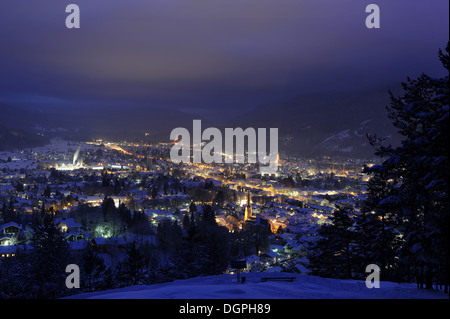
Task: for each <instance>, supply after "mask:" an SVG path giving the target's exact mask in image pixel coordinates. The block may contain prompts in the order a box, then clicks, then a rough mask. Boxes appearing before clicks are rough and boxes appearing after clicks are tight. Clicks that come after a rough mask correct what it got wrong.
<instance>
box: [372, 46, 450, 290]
mask: <svg viewBox="0 0 450 319" xmlns="http://www.w3.org/2000/svg"><path fill="white" fill-rule="evenodd" d="M448 50H449V49H448V45H447V48H446V52H447V53H446V54H445V53H443V52H442V50H439V58H440V60H441V62H442V64H443V65H444V67H445V69H446V72H447V74H448V70H449V69H448V68H449V55H448ZM448 79H449V77H448V75H447V76H445V77H443V78H439V79H435V78H431V77H429V76H427V75H425V74H422V75H421V76H420V77H419V78H418V79H416V80H411V79H409V78H408V80H407V82H406V83H402V85H403V90H404V94H403V95H402V96H399V97H394V95H393V94H392V93H391V105H390V106H389V107H387V110H388V115H389V118H390V119H391V120H392V121H393V124H394V126H395V127H396V128H397V129H398V132H399V133H400V134H401V135H402V136H403V137H404V138H403V140H402V142H401V145H400V146H397V147H392V146H391V145H389V146H383V145H382V141H381V140H380V139H377V138H376V137H371V144H372V145H374V146H376V148H377V152H376V154H377V155H378V156H380V157H382V158H385V159H384V161H383V163H382V164H381V165H375V166H372V167H370V168H369V167H367V168H366V169H365V172H366V173H368V174H370V175H372V176H374V177H376V176H380V177H381V178H379V179H378V180H379V181H381V179H383V178H388V179H389V180H390V181H391V182H390V183H389V184H386V185H385V186H386V187H387V188H388V190H387V191H385V192H384V193H382V194H378V195H377V194H376V192H374V190H369V192H370V193H371V194H372V197H376V196H378V197H379V199H378V202H379V205H375V207H373V209H374V211H375V212H376V213H377V212H378V211H380V210H381V209H383V208H382V205H381V204H383V203H389V205H391V206H392V207H395V208H396V211H395V217H396V218H397V220H399V221H401V223H400V225H399V228H398V229H399V231H400V232H401V233H402V240H403V245H402V249H401V251H400V255H399V257H400V258H401V259H402V260H404V261H405V263H410V265H411V269H410V271H412V272H413V273H414V274H415V277H416V280H417V284H418V286H419V287H423V286H424V285H425V287H426V288H432V285H433V282H435V283H438V284H444V285H445V286H446V291H447V292H448V277H449V268H450V267H449V237H448V226H449V206H448V178H449V165H448V145H449V140H448V132H449V120H448V111H449V87H448V85H449V83H448ZM383 183H384V182H383ZM399 203H400V204H399ZM377 206H378V207H377ZM377 214H378V213H377Z"/></svg>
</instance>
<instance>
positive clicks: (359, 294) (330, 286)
mask: <svg viewBox="0 0 450 319" xmlns="http://www.w3.org/2000/svg"><path fill="white" fill-rule="evenodd" d="M243 276H246V277H247V280H246V282H245V283H244V284H240V283H237V281H236V275H218V276H209V277H197V278H191V279H186V280H177V281H174V282H171V283H164V284H156V285H149V286H144V285H143V286H132V287H127V288H121V289H114V290H107V291H103V292H94V293H85V294H79V295H74V296H71V297H69V298H82V299H342V298H344V299H434V298H436V299H437V298H439V299H441V298H442V299H448V295H445V294H444V293H442V292H437V291H425V290H418V289H417V288H416V286H415V284H396V283H391V282H383V281H381V282H380V288H378V289H376V288H372V289H368V288H366V285H365V283H364V281H357V280H339V279H327V278H320V277H315V276H308V275H296V274H290V273H271V274H269V273H246V274H243ZM268 276H270V277H275V276H281V277H295V278H296V279H295V280H294V281H293V282H273V281H268V282H261V278H262V277H268Z"/></svg>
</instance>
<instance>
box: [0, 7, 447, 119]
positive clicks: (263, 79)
mask: <svg viewBox="0 0 450 319" xmlns="http://www.w3.org/2000/svg"><path fill="white" fill-rule="evenodd" d="M73 2H74V3H77V4H78V5H79V6H80V9H81V29H79V30H68V29H66V28H65V24H64V21H65V17H66V15H67V14H66V13H65V6H66V5H67V4H68V3H64V2H63V1H56V0H53V1H51V0H40V1H28V0H27V1H25V0H2V2H1V3H0V23H1V25H2V27H1V28H0V41H1V50H0V72H1V79H0V96H1V97H3V99H4V100H10V101H13V100H14V101H29V100H30V99H31V98H32V97H39V98H38V99H37V100H38V101H53V102H54V103H59V102H60V101H63V102H61V104H64V103H66V104H67V105H69V104H71V103H72V104H74V101H79V102H80V103H88V104H89V103H90V104H95V103H99V104H104V103H107V102H113V101H115V102H116V103H128V104H130V105H131V104H133V103H137V104H139V103H141V104H146V105H156V106H159V107H160V106H171V107H177V108H184V109H186V110H191V111H193V112H197V111H201V112H205V113H206V112H213V111H214V110H215V109H216V108H217V109H219V110H220V111H223V110H224V107H227V109H228V110H230V112H234V111H235V110H240V109H242V108H243V107H253V106H255V105H256V104H258V103H263V102H264V101H268V100H271V99H282V98H290V97H292V96H295V95H298V94H301V93H305V92H311V91H314V92H320V91H323V90H348V89H350V90H355V89H358V88H364V89H366V88H370V87H374V86H380V85H390V84H391V83H398V82H399V81H402V80H404V79H405V78H406V76H416V75H418V74H419V73H420V72H427V73H431V74H433V73H439V72H441V71H440V65H439V62H438V61H437V58H436V52H437V50H438V49H439V48H441V47H444V46H445V45H446V42H447V41H448V6H449V4H448V1H440V0H430V1H423V0H408V1H406V0H404V1H391V0H390V1H388V0H377V1H376V3H377V4H378V5H379V6H380V9H381V29H378V30H368V29H367V28H366V27H365V24H364V20H365V17H366V13H365V12H364V9H365V5H366V4H365V3H363V2H361V1H350V0H347V1H345V0H342V1H335V0H324V1H313V0H307V1H300V0H127V1H125V0H109V1H106V0H95V1H92V0H75V1H73ZM56 101H57V102H56ZM75 104H76V103H75Z"/></svg>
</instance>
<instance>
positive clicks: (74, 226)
mask: <svg viewBox="0 0 450 319" xmlns="http://www.w3.org/2000/svg"><path fill="white" fill-rule="evenodd" d="M55 224H56V227H58V229H59V231H60V232H62V233H69V232H80V231H81V227H82V225H81V223H77V222H75V220H74V219H73V218H67V219H59V218H55Z"/></svg>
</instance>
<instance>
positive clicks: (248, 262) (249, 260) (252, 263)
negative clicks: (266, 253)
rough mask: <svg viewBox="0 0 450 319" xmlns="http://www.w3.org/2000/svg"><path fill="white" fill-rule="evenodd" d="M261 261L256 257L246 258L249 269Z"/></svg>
mask: <svg viewBox="0 0 450 319" xmlns="http://www.w3.org/2000/svg"><path fill="white" fill-rule="evenodd" d="M258 261H259V257H258V256H256V255H251V256H248V257H247V258H246V263H247V269H250V268H251V267H252V265H254V264H255V263H257V262H258Z"/></svg>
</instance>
